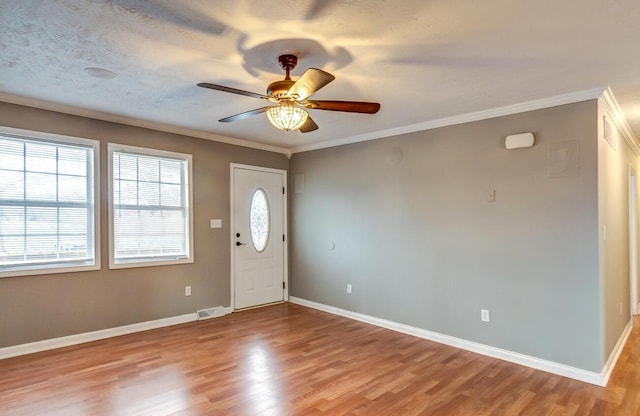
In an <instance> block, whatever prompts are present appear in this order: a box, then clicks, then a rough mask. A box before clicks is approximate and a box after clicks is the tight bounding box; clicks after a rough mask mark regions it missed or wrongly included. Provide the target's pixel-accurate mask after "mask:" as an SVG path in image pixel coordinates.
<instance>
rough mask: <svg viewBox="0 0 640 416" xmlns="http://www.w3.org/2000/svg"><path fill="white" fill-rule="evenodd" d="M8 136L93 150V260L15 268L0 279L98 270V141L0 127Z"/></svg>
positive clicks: (1, 132) (1, 273)
mask: <svg viewBox="0 0 640 416" xmlns="http://www.w3.org/2000/svg"><path fill="white" fill-rule="evenodd" d="M3 133H4V134H8V135H15V136H23V137H24V138H25V139H30V138H31V139H36V140H37V139H42V140H49V141H52V142H56V143H61V144H67V145H68V144H77V145H82V146H91V148H92V150H93V160H92V170H93V172H92V173H93V249H94V253H93V259H94V264H90V265H81V266H63V267H43V268H36V267H29V268H20V267H17V268H16V269H14V270H7V271H2V272H0V278H4V277H14V276H33V275H40V274H56V273H73V272H85V271H93V270H100V268H101V267H102V266H101V257H100V254H101V252H102V250H101V248H100V247H101V246H100V242H101V238H100V222H101V220H100V173H101V171H100V141H98V140H94V139H86V138H84V137H76V136H66V135H62V134H54V133H46V132H43V131H36V130H25V129H16V128H13V127H4V126H0V134H3Z"/></svg>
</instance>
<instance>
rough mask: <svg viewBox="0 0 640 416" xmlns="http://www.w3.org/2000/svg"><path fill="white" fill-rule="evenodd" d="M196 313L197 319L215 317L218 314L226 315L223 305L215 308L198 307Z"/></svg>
mask: <svg viewBox="0 0 640 416" xmlns="http://www.w3.org/2000/svg"><path fill="white" fill-rule="evenodd" d="M196 313H197V314H198V320H199V321H201V320H203V319H209V318H217V317H219V316H224V315H226V313H225V311H224V306H216V307H215V308H207V309H200V310H199V311H197V312H196Z"/></svg>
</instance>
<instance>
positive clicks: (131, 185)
mask: <svg viewBox="0 0 640 416" xmlns="http://www.w3.org/2000/svg"><path fill="white" fill-rule="evenodd" d="M187 163H188V162H187V161H186V160H183V159H178V158H170V157H164V156H156V155H151V154H139V153H131V152H129V151H113V152H112V181H113V183H112V201H113V202H112V203H113V207H112V209H113V224H112V227H113V260H114V263H116V264H119V263H120V264H121V263H135V262H153V261H163V260H175V259H184V258H188V257H189V249H190V248H189V206H188V200H189V199H188V195H189V189H188V186H189V184H188V174H187V169H188V165H187Z"/></svg>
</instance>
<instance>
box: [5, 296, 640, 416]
mask: <svg viewBox="0 0 640 416" xmlns="http://www.w3.org/2000/svg"><path fill="white" fill-rule="evenodd" d="M635 323H636V326H634V329H633V331H632V333H631V336H630V338H629V342H628V343H627V346H626V347H625V349H624V351H623V352H622V355H621V357H620V360H619V364H618V366H617V368H616V370H615V371H614V373H613V375H612V377H611V380H610V382H609V385H608V386H607V387H606V388H600V387H597V386H593V385H590V384H586V383H581V382H579V381H575V380H571V379H567V378H563V377H560V376H556V375H552V374H548V373H545V372H541V371H536V370H533V369H530V368H525V367H522V366H519V365H516V364H512V363H508V362H504V361H500V360H496V359H492V358H489V357H485V356H481V355H478V354H474V353H471V352H468V351H462V350H458V349H455V348H452V347H448V346H445V345H441V344H437V343H434V342H430V341H426V340H423V339H419V338H415V337H412V336H409V335H405V334H400V333H396V332H393V331H389V330H385V329H382V328H378V327H375V326H371V325H368V324H364V323H361V322H356V321H352V320H349V319H346V318H343V317H339V316H335V315H331V314H327V313H324V312H320V311H316V310H313V309H308V308H305V307H302V306H299V305H293V304H288V303H285V304H279V305H272V306H268V307H265V308H261V309H252V310H246V311H242V312H237V313H234V314H232V315H228V316H225V317H222V318H216V319H211V320H206V321H199V322H192V323H188V324H183V325H176V326H173V327H168V328H161V329H156V330H152V331H146V332H140V333H136V334H130V335H125V336H120V337H115V338H110V339H106V340H101V341H95V342H91V343H86V344H81V345H75V346H71V347H66V348H61V349H57V350H52V351H46V352H41V353H37V354H31V355H27V356H22V357H15V358H10V359H5V360H0V414H2V415H11V416H23V415H24V416H32V415H54V416H55V415H64V416H74V415H154V416H157V415H174V416H193V415H447V416H455V415H462V416H466V415H473V416H477V415H535V416H542V415H549V416H551V415H553V416H555V415H566V416H571V415H598V416H599V415H624V416H627V415H629V416H630V415H640V328H638V325H637V324H638V323H640V321H638V318H636V322H635Z"/></svg>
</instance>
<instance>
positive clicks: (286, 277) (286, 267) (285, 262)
mask: <svg viewBox="0 0 640 416" xmlns="http://www.w3.org/2000/svg"><path fill="white" fill-rule="evenodd" d="M236 168H239V169H247V170H255V171H258V172H269V173H277V174H281V175H282V186H283V187H284V188H285V194H284V195H283V196H282V210H283V211H284V212H283V214H284V218H283V220H282V233H283V234H284V235H285V239H284V242H283V244H284V247H283V257H284V258H283V268H282V273H283V274H284V276H283V277H282V278H283V279H284V286H285V287H284V289H283V296H282V298H283V300H284V301H285V302H287V301H288V300H289V233H288V229H287V225H288V224H289V211H288V206H287V201H288V199H289V198H288V197H289V195H288V189H289V187H288V186H287V183H288V179H287V171H286V170H283V169H274V168H266V167H261V166H253V165H244V164H241V163H230V164H229V212H230V215H229V224H230V225H229V246H230V252H231V256H230V257H231V271H230V272H231V273H230V281H231V284H230V286H231V300H230V303H231V306H230V308H231V310H232V311H235V310H236V309H235V308H236V306H235V304H236V301H235V272H236V270H235V241H236V237H235V235H234V234H235V230H234V227H235V206H234V204H235V176H234V174H233V171H234V169H236Z"/></svg>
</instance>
